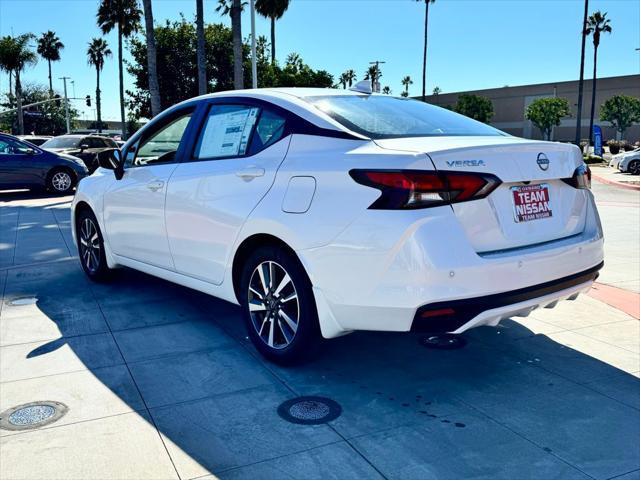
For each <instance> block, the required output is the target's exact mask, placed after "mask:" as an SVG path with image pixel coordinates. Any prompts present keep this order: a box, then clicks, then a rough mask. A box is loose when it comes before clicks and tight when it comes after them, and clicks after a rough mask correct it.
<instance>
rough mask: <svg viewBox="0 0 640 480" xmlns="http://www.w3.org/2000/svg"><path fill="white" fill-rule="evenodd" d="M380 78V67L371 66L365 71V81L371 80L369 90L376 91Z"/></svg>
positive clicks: (376, 65)
mask: <svg viewBox="0 0 640 480" xmlns="http://www.w3.org/2000/svg"><path fill="white" fill-rule="evenodd" d="M381 78H382V70H381V69H380V65H378V64H377V63H376V64H373V65H371V66H370V67H369V68H368V69H367V73H365V74H364V79H365V80H371V90H373V91H374V92H375V91H376V86H377V85H378V84H379V83H380V79H381Z"/></svg>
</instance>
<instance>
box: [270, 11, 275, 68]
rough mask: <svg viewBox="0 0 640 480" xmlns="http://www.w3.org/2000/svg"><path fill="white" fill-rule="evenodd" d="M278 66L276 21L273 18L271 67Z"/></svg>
mask: <svg viewBox="0 0 640 480" xmlns="http://www.w3.org/2000/svg"><path fill="white" fill-rule="evenodd" d="M275 64H276V19H275V18H273V17H271V65H275Z"/></svg>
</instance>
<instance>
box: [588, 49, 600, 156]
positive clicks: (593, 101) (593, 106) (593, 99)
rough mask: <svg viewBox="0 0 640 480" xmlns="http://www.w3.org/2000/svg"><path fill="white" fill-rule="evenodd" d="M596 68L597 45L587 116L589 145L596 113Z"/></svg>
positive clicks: (594, 51)
mask: <svg viewBox="0 0 640 480" xmlns="http://www.w3.org/2000/svg"><path fill="white" fill-rule="evenodd" d="M597 68H598V46H597V45H595V46H594V48H593V89H592V90H591V117H590V118H589V145H592V144H593V117H594V115H595V114H596V71H597Z"/></svg>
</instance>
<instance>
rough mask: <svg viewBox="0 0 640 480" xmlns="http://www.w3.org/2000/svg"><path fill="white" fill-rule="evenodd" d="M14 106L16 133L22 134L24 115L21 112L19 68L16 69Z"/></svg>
mask: <svg viewBox="0 0 640 480" xmlns="http://www.w3.org/2000/svg"><path fill="white" fill-rule="evenodd" d="M16 107H17V108H18V135H24V116H23V113H22V84H21V83H20V70H16Z"/></svg>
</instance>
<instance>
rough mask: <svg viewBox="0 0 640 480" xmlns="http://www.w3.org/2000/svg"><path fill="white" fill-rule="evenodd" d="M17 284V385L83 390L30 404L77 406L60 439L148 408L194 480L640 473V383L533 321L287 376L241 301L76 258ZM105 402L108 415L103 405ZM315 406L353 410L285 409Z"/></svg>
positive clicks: (9, 340)
mask: <svg viewBox="0 0 640 480" xmlns="http://www.w3.org/2000/svg"><path fill="white" fill-rule="evenodd" d="M0 273H1V272H0ZM5 283H6V285H5V289H4V302H3V305H2V310H1V311H0V315H1V316H2V324H1V326H2V342H3V343H2V345H3V352H4V353H5V355H4V356H3V360H4V362H3V364H4V365H3V367H4V368H3V369H2V374H3V382H10V384H11V385H13V387H14V390H15V391H17V390H18V387H19V386H20V384H21V382H38V381H39V380H38V379H43V378H44V379H46V378H51V379H53V378H54V377H55V378H65V382H64V387H62V388H61V387H58V388H57V389H53V390H52V389H51V387H50V386H47V385H48V383H46V382H41V383H39V384H38V385H39V387H38V398H31V399H30V400H29V401H33V400H44V399H48V400H55V401H62V402H64V403H66V404H67V405H68V407H69V409H70V410H69V414H67V416H66V417H65V418H64V419H63V420H62V421H61V422H59V423H57V424H55V425H51V426H49V427H46V428H58V427H60V425H65V423H66V424H67V425H69V426H65V427H64V428H80V427H78V425H81V424H82V422H86V425H89V424H91V422H93V421H98V419H103V421H104V418H106V417H108V415H113V414H114V412H116V413H118V414H124V413H131V412H137V413H134V415H136V416H137V417H138V418H140V419H142V420H143V421H144V423H146V424H147V425H149V426H151V427H153V428H155V429H157V431H158V432H159V434H160V438H161V439H162V442H163V444H164V447H165V448H166V450H167V451H168V453H169V454H170V456H171V460H172V463H173V465H174V467H175V469H176V471H177V472H178V473H179V475H180V476H181V478H195V477H198V476H202V475H206V474H208V473H210V472H211V473H215V474H216V475H218V476H220V477H222V478H245V477H246V478H270V477H274V476H285V474H288V475H291V476H293V477H295V478H299V477H307V478H309V477H311V478H316V477H317V478H362V477H376V476H381V475H384V476H386V477H387V478H426V477H431V476H433V477H434V478H435V477H437V478H441V477H492V478H548V477H550V476H552V475H553V476H555V477H557V478H564V477H571V478H576V477H578V478H588V477H587V476H585V474H586V475H588V476H591V477H594V478H610V477H613V476H615V475H621V474H624V473H627V472H631V471H634V470H637V469H639V468H640V451H639V449H638V448H637V444H636V447H633V445H632V444H633V443H635V442H634V440H633V439H634V438H638V433H639V432H640V381H639V380H638V379H637V378H636V377H634V376H633V375H629V374H627V373H625V372H624V371H622V370H620V369H618V368H615V367H614V366H612V365H609V364H607V363H604V362H602V361H600V360H598V359H596V358H593V357H591V356H588V355H584V354H582V353H580V352H579V351H577V350H574V349H572V348H569V347H568V346H565V345H563V344H560V343H557V342H555V341H553V340H552V339H550V338H549V337H547V336H545V335H535V334H534V333H533V332H532V331H530V330H529V329H527V328H526V324H527V320H526V319H525V320H523V321H522V322H521V323H520V322H515V321H510V320H509V321H505V322H503V324H502V325H501V327H500V328H498V329H494V328H481V329H476V330H474V331H471V332H469V333H468V334H466V335H465V336H466V337H467V339H468V344H467V345H466V347H464V348H462V349H459V350H430V349H427V348H425V347H423V346H421V345H420V343H419V341H418V340H419V338H420V336H419V335H415V334H409V333H402V334H396V333H370V332H360V333H354V334H351V335H348V336H345V337H342V338H339V339H335V340H332V341H330V342H327V344H326V347H325V349H324V352H323V353H322V355H321V356H320V357H319V358H318V359H317V360H315V361H314V362H311V363H309V364H307V365H303V366H298V367H295V368H283V367H278V366H275V365H273V364H270V363H268V362H265V361H264V360H263V359H262V358H261V357H260V356H259V355H258V354H257V352H256V351H255V350H254V348H253V347H252V345H251V344H250V343H249V341H248V339H247V337H246V334H245V332H244V326H243V324H242V320H241V316H240V310H239V308H238V307H236V306H234V305H231V304H229V303H226V302H223V301H220V300H217V299H215V298H212V297H209V296H207V295H204V294H201V293H198V292H194V291H191V290H188V289H186V288H182V287H179V286H176V285H173V284H170V283H168V282H164V281H162V280H159V279H156V278H154V277H151V276H148V275H145V274H142V273H138V272H134V271H132V270H128V269H122V270H119V271H118V272H117V274H116V278H115V279H114V281H112V282H110V283H106V284H93V283H91V282H89V281H88V280H87V279H86V278H85V277H84V275H83V273H82V270H81V269H80V267H79V265H78V262H77V260H69V261H64V262H57V263H55V264H43V265H38V266H32V267H28V268H22V269H10V270H8V271H7V272H6V282H5ZM392 320H393V319H390V321H392ZM83 370H88V371H89V372H90V373H91V375H92V378H91V381H89V380H87V379H80V377H79V375H80V373H78V372H81V371H83ZM67 377H68V378H67ZM27 379H29V380H27ZM83 382H88V383H87V385H90V387H88V386H87V385H85V384H83ZM5 385H8V384H5ZM103 390H106V393H105V394H104V398H107V397H109V398H110V400H108V404H104V405H101V404H100V403H99V402H98V406H101V407H103V410H102V411H101V409H100V408H97V407H96V408H89V407H87V405H86V404H85V402H87V401H89V399H90V398H91V396H92V395H96V392H99V391H103ZM12 391H13V390H12ZM92 392H93V393H92ZM107 393H108V394H109V395H107ZM6 395H7V397H5V402H6V401H9V400H11V401H12V404H15V403H21V402H20V401H18V400H27V399H25V398H21V397H20V395H19V394H18V393H16V394H15V401H14V400H13V398H9V397H11V391H9V392H8V393H6ZM43 395H45V396H46V395H58V397H57V398H40V397H42V396H43ZM299 395H319V396H324V397H328V398H331V399H333V400H335V401H336V402H338V403H339V404H340V405H341V407H342V414H341V416H340V417H338V418H337V419H336V420H334V421H332V422H331V423H330V424H327V425H317V426H310V425H295V424H291V423H288V422H286V421H285V420H283V419H281V418H280V417H279V416H278V414H277V408H278V405H279V404H280V403H282V402H283V401H285V400H288V399H290V398H293V397H296V396H299ZM61 397H64V398H61ZM87 428H88V427H87ZM30 434H31V433H20V435H30ZM137 434H138V432H137V430H136V429H135V428H134V427H131V430H130V431H128V432H127V435H132V436H136V435H137ZM452 457H455V461H453V460H452ZM60 473H63V472H60Z"/></svg>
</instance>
